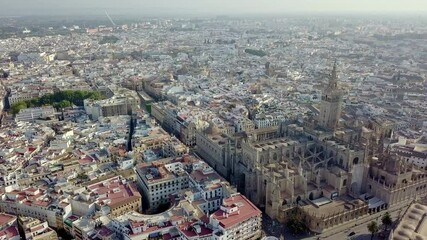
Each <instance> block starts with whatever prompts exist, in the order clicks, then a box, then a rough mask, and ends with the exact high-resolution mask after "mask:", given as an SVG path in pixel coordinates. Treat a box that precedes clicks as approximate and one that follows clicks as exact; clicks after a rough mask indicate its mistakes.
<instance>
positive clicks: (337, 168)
mask: <svg viewBox="0 0 427 240" xmlns="http://www.w3.org/2000/svg"><path fill="white" fill-rule="evenodd" d="M342 106H343V91H342V90H341V89H340V86H339V81H338V76H337V65H336V63H335V64H334V66H333V69H332V72H331V74H330V75H329V79H328V84H327V86H326V87H325V89H324V90H323V94H322V98H321V102H320V106H318V114H317V115H314V116H312V117H311V118H309V119H305V120H304V121H299V120H295V121H287V122H283V123H281V124H280V126H277V127H269V128H260V129H254V130H253V131H250V132H243V133H241V134H234V135H233V136H229V134H227V132H225V131H223V130H221V129H215V127H213V126H211V127H209V128H208V129H206V130H204V131H202V132H199V133H198V135H197V137H196V141H197V152H198V153H199V154H200V155H202V156H203V157H204V158H205V159H206V161H207V162H208V163H209V164H210V165H211V166H213V167H214V168H215V169H216V170H217V171H218V172H219V173H220V174H222V175H223V176H224V177H226V178H228V179H229V180H230V181H231V182H232V183H234V184H235V185H236V186H237V188H238V190H239V191H240V192H242V193H244V194H245V195H246V196H247V197H248V198H249V199H250V200H251V201H252V202H253V203H254V204H256V205H257V206H259V207H260V208H261V209H263V210H264V211H265V212H266V214H267V215H269V216H270V217H271V218H273V219H276V220H278V221H279V222H282V223H285V222H286V221H287V220H288V219H289V216H290V215H292V214H301V215H303V216H304V219H305V220H306V223H307V226H308V227H309V228H310V230H311V231H313V232H318V233H321V232H323V231H324V230H326V229H329V228H332V227H334V226H335V225H338V224H340V223H343V222H347V221H351V220H353V219H356V218H359V217H363V216H365V215H367V214H369V213H372V212H376V211H381V210H383V209H386V208H389V207H391V206H393V205H394V204H397V203H401V202H402V201H405V200H409V199H410V198H414V197H416V196H420V195H423V194H424V195H425V194H426V188H425V183H426V181H427V178H426V176H427V174H426V171H425V170H420V169H416V168H415V167H414V166H408V165H407V164H405V163H402V162H401V161H399V160H397V159H396V158H395V156H393V155H392V154H390V153H386V152H387V151H384V153H382V154H381V155H378V151H379V149H381V146H382V145H383V144H382V143H383V140H384V139H385V138H387V137H389V136H390V133H391V132H390V131H391V130H390V129H391V127H390V126H389V125H387V124H381V123H377V124H375V123H376V122H375V121H372V122H369V124H360V123H359V122H358V121H357V120H355V121H354V122H347V123H346V124H341V125H340V121H339V120H340V118H341V116H342V109H343V107H342Z"/></svg>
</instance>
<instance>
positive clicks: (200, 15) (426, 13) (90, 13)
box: [0, 9, 427, 18]
mask: <svg viewBox="0 0 427 240" xmlns="http://www.w3.org/2000/svg"><path fill="white" fill-rule="evenodd" d="M98 10H99V9H98ZM87 11H88V12H83V11H81V12H79V13H57V12H56V13H40V14H2V13H0V18H24V17H25V18H26V17H90V16H92V17H99V16H105V11H107V12H108V14H109V15H111V16H118V17H122V16H126V17H149V18H155V17H159V18H164V17H187V18H212V17H218V16H226V17H260V16H262V17H287V16H298V17H421V18H427V11H418V12H366V11H365V12H351V11H349V12H343V11H330V12H323V11H319V12H313V11H306V12H304V11H289V12H247V13H224V12H219V13H215V12H210V13H203V12H200V13H196V12H193V13H184V12H182V13H176V12H175V13H172V12H156V13H153V12H141V13H136V12H133V13H126V12H117V11H110V10H108V9H106V10H99V11H97V12H93V11H91V10H89V9H88V10H87Z"/></svg>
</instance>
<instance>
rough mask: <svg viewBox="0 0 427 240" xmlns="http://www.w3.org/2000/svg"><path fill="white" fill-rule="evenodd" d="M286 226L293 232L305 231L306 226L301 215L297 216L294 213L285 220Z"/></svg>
mask: <svg viewBox="0 0 427 240" xmlns="http://www.w3.org/2000/svg"><path fill="white" fill-rule="evenodd" d="M286 226H287V227H288V228H289V230H290V231H291V232H292V233H293V234H301V233H304V232H305V231H307V226H306V224H305V222H304V220H303V219H301V217H299V216H297V215H296V214H293V215H292V216H291V217H290V219H289V221H288V222H287V224H286Z"/></svg>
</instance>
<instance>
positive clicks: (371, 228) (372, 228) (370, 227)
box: [368, 221, 379, 240]
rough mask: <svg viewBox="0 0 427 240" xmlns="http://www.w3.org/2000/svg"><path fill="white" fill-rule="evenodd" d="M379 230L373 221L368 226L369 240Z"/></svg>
mask: <svg viewBox="0 0 427 240" xmlns="http://www.w3.org/2000/svg"><path fill="white" fill-rule="evenodd" d="M378 230H379V228H378V224H377V222H375V221H372V222H371V223H369V224H368V231H369V232H370V233H371V240H372V239H373V238H374V234H375V233H377V232H378Z"/></svg>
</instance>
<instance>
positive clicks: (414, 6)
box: [0, 0, 427, 16]
mask: <svg viewBox="0 0 427 240" xmlns="http://www.w3.org/2000/svg"><path fill="white" fill-rule="evenodd" d="M0 2H1V3H2V8H1V9H0V14H1V15H3V16H5V15H8V16H10V15H81V14H95V15H97V14H102V13H103V12H104V10H108V11H109V12H111V13H112V14H134V15H138V14H150V15H153V14H181V15H182V14H187V15H191V16H194V15H196V16H201V15H206V14H207V15H212V14H248V13H251V14H254V13H256V14H263V13H276V14H280V13H323V14H324V13H341V14H343V13H425V12H427V1H423V0H407V1H403V0H298V1H295V0H123V1H117V0H90V1H87V0H74V1H68V0H67V1H60V0H33V1H30V0H13V1H12V0H1V1H0Z"/></svg>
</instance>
